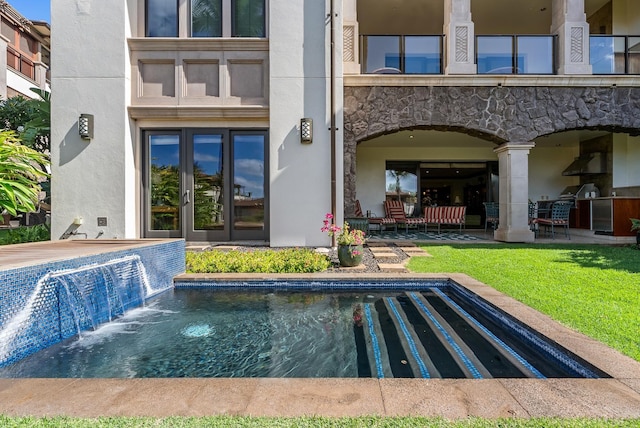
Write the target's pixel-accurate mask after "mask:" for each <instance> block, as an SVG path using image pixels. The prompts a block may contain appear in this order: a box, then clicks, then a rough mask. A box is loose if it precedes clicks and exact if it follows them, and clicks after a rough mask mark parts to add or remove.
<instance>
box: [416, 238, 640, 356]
mask: <svg viewBox="0 0 640 428" xmlns="http://www.w3.org/2000/svg"><path fill="white" fill-rule="evenodd" d="M423 248H424V249H425V250H426V251H428V252H429V254H431V255H432V256H433V257H414V258H412V259H411V261H410V262H409V264H408V268H409V269H410V270H412V271H414V272H461V273H465V274H467V275H470V276H472V277H473V278H475V279H477V280H479V281H481V282H484V283H485V284H487V285H490V286H491V287H493V288H495V289H497V290H499V291H501V292H503V293H505V294H508V295H510V296H512V297H513V298H515V299H517V300H519V301H521V302H523V303H524V304H526V305H528V306H531V307H532V308H535V309H537V310H539V311H540V312H543V313H545V314H547V315H549V316H551V317H552V318H554V319H555V320H557V321H559V322H561V323H563V324H564V325H566V326H568V327H571V328H573V329H576V330H578V331H580V332H582V333H584V334H586V335H588V336H591V337H593V338H595V339H597V340H599V341H601V342H604V343H606V344H607V345H609V346H611V347H612V348H615V349H617V350H619V351H620V352H622V353H624V354H626V355H628V356H630V357H632V358H634V359H636V360H638V361H640V342H639V331H640V310H639V308H640V251H638V250H637V249H635V248H634V247H631V246H617V247H615V246H602V245H563V244H556V245H535V246H531V245H525V244H522V245H517V244H509V245H502V244H463V245H428V246H423Z"/></svg>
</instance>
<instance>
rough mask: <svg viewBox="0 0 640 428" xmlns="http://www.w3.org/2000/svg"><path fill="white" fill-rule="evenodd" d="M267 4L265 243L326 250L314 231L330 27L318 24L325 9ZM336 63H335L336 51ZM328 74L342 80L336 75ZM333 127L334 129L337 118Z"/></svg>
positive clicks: (320, 199)
mask: <svg viewBox="0 0 640 428" xmlns="http://www.w3.org/2000/svg"><path fill="white" fill-rule="evenodd" d="M336 3H339V2H336ZM270 4H271V9H270V17H271V22H270V37H269V43H270V51H269V55H270V59H269V62H270V64H271V68H270V88H271V89H270V96H269V98H270V108H269V111H270V124H269V127H270V137H271V148H270V157H271V171H270V176H271V182H270V185H271V216H270V217H271V234H270V235H271V237H270V242H271V245H272V246H282V245H296V246H313V245H328V244H329V243H330V240H329V238H328V237H327V236H326V234H323V233H322V232H320V228H321V226H322V220H323V219H324V214H325V213H328V212H331V131H330V130H329V127H330V122H331V117H330V114H331V113H330V105H331V101H330V97H329V93H330V75H331V66H330V61H331V57H330V53H329V51H328V50H327V49H325V46H329V42H330V26H329V24H328V23H327V22H326V20H325V19H326V16H327V14H328V5H327V4H326V2H293V3H292V2H287V1H273V0H272V1H271V2H270ZM337 12H338V16H341V15H342V14H341V13H339V10H337ZM336 21H337V22H336V23H335V27H336V28H341V22H342V21H341V20H340V19H337V20H336ZM341 45H342V44H341V43H336V46H341ZM336 57H337V58H341V49H337V51H336ZM337 62H339V61H337ZM335 75H336V76H342V70H341V68H338V69H336V70H335ZM335 89H336V94H335V100H336V106H335V110H336V111H337V112H340V111H341V110H342V109H341V105H342V102H341V100H342V79H340V78H339V79H336V85H335ZM303 117H305V118H311V119H313V123H314V125H313V142H312V143H311V144H300V130H299V126H300V119H301V118H303ZM337 120H338V121H339V123H340V121H341V118H340V117H338V119H337ZM340 128H342V127H341V126H340ZM336 153H338V156H337V157H336V180H337V183H336V189H338V190H339V192H338V193H337V194H336V201H338V203H340V209H338V210H337V211H336V213H335V214H337V217H338V221H340V219H341V218H342V208H341V204H342V199H343V197H342V191H341V189H342V177H343V172H342V165H343V163H342V156H340V155H339V154H340V153H342V139H341V138H337V140H336Z"/></svg>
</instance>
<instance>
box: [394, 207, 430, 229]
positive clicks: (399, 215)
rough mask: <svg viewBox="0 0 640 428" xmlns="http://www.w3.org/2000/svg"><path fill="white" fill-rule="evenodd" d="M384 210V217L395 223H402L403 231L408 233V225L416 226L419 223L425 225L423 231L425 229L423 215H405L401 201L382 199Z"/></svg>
mask: <svg viewBox="0 0 640 428" xmlns="http://www.w3.org/2000/svg"><path fill="white" fill-rule="evenodd" d="M384 211H385V214H386V217H389V218H392V219H394V220H395V221H396V223H397V224H404V227H405V233H409V226H416V228H417V227H418V226H419V225H421V224H424V225H425V232H426V231H427V223H426V221H425V219H424V217H407V215H406V214H405V213H404V205H403V204H402V202H401V201H384ZM396 230H397V226H396Z"/></svg>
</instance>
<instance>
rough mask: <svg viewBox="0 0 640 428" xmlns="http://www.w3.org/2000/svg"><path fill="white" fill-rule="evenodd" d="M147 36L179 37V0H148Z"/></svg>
mask: <svg viewBox="0 0 640 428" xmlns="http://www.w3.org/2000/svg"><path fill="white" fill-rule="evenodd" d="M146 14H147V15H146V26H145V27H146V29H147V37H178V0H147V11H146Z"/></svg>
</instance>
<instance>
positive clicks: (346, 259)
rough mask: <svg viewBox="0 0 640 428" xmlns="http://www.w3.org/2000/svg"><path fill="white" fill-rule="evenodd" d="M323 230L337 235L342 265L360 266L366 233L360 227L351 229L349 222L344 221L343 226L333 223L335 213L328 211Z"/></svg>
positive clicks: (339, 257) (330, 234)
mask: <svg viewBox="0 0 640 428" xmlns="http://www.w3.org/2000/svg"><path fill="white" fill-rule="evenodd" d="M320 230H322V231H323V232H327V233H328V234H329V236H334V235H335V237H336V244H337V245H338V260H339V261H340V266H346V267H349V266H358V265H359V264H360V263H362V255H363V253H364V248H363V245H364V242H365V236H364V235H365V233H364V231H362V230H359V229H350V228H349V223H347V222H346V221H345V222H344V224H343V226H342V227H338V226H336V225H335V224H334V223H333V214H331V213H327V215H326V216H325V218H324V220H323V226H322V229H320Z"/></svg>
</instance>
